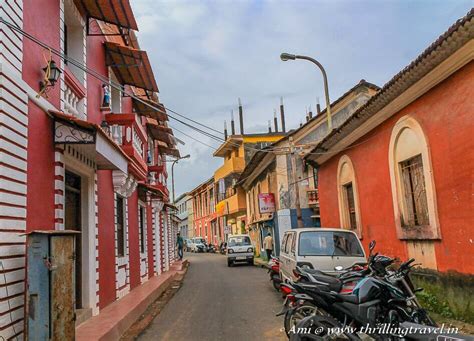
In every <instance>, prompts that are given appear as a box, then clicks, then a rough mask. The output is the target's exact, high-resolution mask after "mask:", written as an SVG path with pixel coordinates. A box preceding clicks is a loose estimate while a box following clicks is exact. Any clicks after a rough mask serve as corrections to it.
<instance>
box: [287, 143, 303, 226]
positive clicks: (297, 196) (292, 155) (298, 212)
mask: <svg viewBox="0 0 474 341" xmlns="http://www.w3.org/2000/svg"><path fill="white" fill-rule="evenodd" d="M289 142H290V158H291V178H292V181H293V185H294V186H295V206H296V221H297V223H298V225H297V226H298V227H299V228H300V227H304V224H303V215H302V213H301V205H300V193H299V190H298V179H297V176H296V153H295V145H294V143H293V137H292V136H290V138H289Z"/></svg>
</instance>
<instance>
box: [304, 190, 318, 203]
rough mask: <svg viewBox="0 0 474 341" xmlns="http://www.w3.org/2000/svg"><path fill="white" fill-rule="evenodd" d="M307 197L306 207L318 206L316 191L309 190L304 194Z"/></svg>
mask: <svg viewBox="0 0 474 341" xmlns="http://www.w3.org/2000/svg"><path fill="white" fill-rule="evenodd" d="M306 195H307V196H308V205H319V194H318V190H317V189H309V190H308V191H307V192H306Z"/></svg>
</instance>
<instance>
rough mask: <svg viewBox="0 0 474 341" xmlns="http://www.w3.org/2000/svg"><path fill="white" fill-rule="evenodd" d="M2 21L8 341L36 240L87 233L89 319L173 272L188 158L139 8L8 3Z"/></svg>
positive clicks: (58, 0) (3, 322) (0, 113)
mask: <svg viewBox="0 0 474 341" xmlns="http://www.w3.org/2000/svg"><path fill="white" fill-rule="evenodd" d="M0 16H1V18H3V20H5V22H1V23H0V262H1V263H0V336H3V337H4V338H5V339H8V338H11V337H14V336H22V334H23V331H24V322H25V318H24V316H25V315H24V313H25V307H26V304H25V295H24V293H25V290H26V285H27V283H26V282H25V279H26V264H27V259H26V246H25V240H26V237H25V235H24V234H25V233H28V232H30V231H33V230H63V229H68V230H77V231H79V232H81V234H80V237H77V239H76V246H77V252H76V257H75V268H76V285H75V288H73V290H74V292H75V297H76V315H77V317H78V319H82V320H85V319H87V318H88V317H90V316H93V315H97V314H100V311H101V309H103V308H104V307H106V306H108V305H109V304H110V303H112V302H114V301H115V300H118V299H120V298H122V297H124V296H125V295H127V294H128V293H129V292H130V291H131V290H133V289H134V288H136V287H138V286H140V285H141V284H142V283H144V282H145V281H147V280H148V279H149V278H150V277H152V276H157V275H159V274H161V273H162V272H163V271H167V269H169V266H170V263H171V262H173V261H174V255H175V252H174V235H175V233H174V231H172V230H171V224H168V221H169V218H170V216H169V212H170V211H169V206H168V205H167V202H168V201H169V200H168V189H167V186H166V183H167V176H168V175H167V172H166V166H165V163H164V160H165V157H166V155H170V156H174V157H177V156H179V152H178V150H177V149H176V148H175V140H174V138H173V136H172V131H171V129H170V128H168V127H167V121H168V116H167V113H166V110H165V107H164V106H163V105H162V104H161V103H160V102H159V98H158V95H157V93H158V87H157V84H156V81H155V78H154V75H153V71H152V69H151V66H150V62H149V59H148V56H147V54H146V52H145V51H142V50H141V49H140V46H139V44H138V42H137V38H136V36H135V33H134V31H135V30H137V29H138V28H137V24H136V22H135V19H134V16H133V12H132V10H131V7H130V4H129V2H128V0H116V1H110V2H109V1H87V0H48V1H38V0H1V1H0ZM53 62H54V63H53ZM54 64H55V65H54ZM55 66H56V67H57V68H59V71H61V73H60V75H59V77H58V78H57V80H56V79H54V76H55ZM48 76H49V78H50V81H48V80H47V79H48Z"/></svg>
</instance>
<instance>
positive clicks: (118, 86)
mask: <svg viewBox="0 0 474 341" xmlns="http://www.w3.org/2000/svg"><path fill="white" fill-rule="evenodd" d="M0 22H1V23H3V24H5V25H6V26H7V27H9V28H10V29H12V30H14V31H16V32H18V33H20V34H22V35H23V36H25V37H26V38H28V39H29V40H31V41H33V42H34V43H36V44H38V45H39V46H41V47H43V48H45V49H48V50H50V51H51V52H52V53H53V54H55V55H57V56H58V57H60V58H61V59H63V60H65V61H67V62H68V63H71V64H73V65H74V66H76V67H77V68H79V69H81V70H82V71H84V72H86V73H87V74H90V75H91V76H93V77H95V78H97V79H98V80H100V81H102V82H104V83H109V84H110V85H111V86H112V87H114V88H115V89H117V90H119V91H121V92H122V93H124V94H125V95H127V96H129V97H131V98H133V99H134V100H136V101H138V102H140V103H142V104H143V105H145V106H147V107H149V108H151V109H154V110H157V111H159V110H161V109H160V108H158V107H155V106H153V105H151V104H150V103H148V102H146V101H144V100H143V99H141V98H140V97H139V96H137V95H135V94H134V93H132V92H127V91H125V89H124V87H123V86H122V85H121V84H116V83H115V82H113V81H112V80H110V79H109V78H107V77H105V76H103V75H101V74H99V73H98V72H96V71H95V70H93V69H91V68H88V67H87V66H85V65H84V64H83V63H81V62H79V61H77V60H75V59H73V58H71V57H68V56H67V55H65V54H64V53H62V52H60V51H58V50H57V49H54V48H52V47H51V46H49V45H48V44H46V43H44V42H42V41H41V40H39V39H38V38H36V37H34V36H33V35H31V34H30V33H28V32H26V31H24V30H23V29H21V28H20V27H18V26H16V25H14V24H12V23H10V22H8V21H6V20H5V19H3V18H2V17H0ZM164 107H165V109H166V110H167V111H169V112H172V113H173V114H175V115H177V116H179V117H182V118H184V119H186V120H188V121H190V122H192V123H194V124H197V125H199V126H202V127H204V128H206V129H209V130H212V131H215V132H217V133H219V134H222V132H220V131H218V130H216V129H214V128H212V127H210V126H207V125H205V124H203V123H200V122H198V121H196V120H193V119H190V118H188V117H186V116H185V115H182V114H180V113H178V112H176V111H175V110H172V109H170V108H168V107H166V106H164ZM167 116H168V117H170V118H171V119H174V120H175V121H177V122H179V123H181V124H183V125H184V126H187V127H189V128H190V129H193V130H195V131H197V132H199V133H200V134H202V135H204V136H207V137H209V138H211V139H213V140H215V141H218V142H220V143H223V142H226V140H225V139H224V138H221V137H219V136H216V135H213V134H212V133H209V132H207V131H205V130H202V129H200V128H197V127H195V126H193V125H192V124H189V123H187V122H184V121H183V120H180V119H178V118H176V117H174V116H173V115H169V114H167ZM173 129H176V128H173ZM176 130H177V131H179V130H178V129H176ZM179 132H180V133H181V134H183V135H185V134H184V133H183V132H182V131H179ZM381 132H382V131H379V132H377V134H375V135H378V134H379V133H381ZM375 135H374V136H371V137H369V138H366V139H365V140H364V141H361V142H360V143H358V144H352V145H351V146H348V147H346V148H342V149H339V150H332V151H330V152H329V151H328V152H309V153H305V155H327V154H337V153H340V152H343V151H346V150H349V149H351V148H354V147H356V146H359V145H361V144H363V143H365V142H366V141H368V140H370V139H372V138H373V137H375ZM186 136H187V137H189V136H190V135H186ZM192 139H193V140H195V141H197V140H198V139H196V138H192ZM199 143H201V144H203V145H207V144H206V143H205V142H202V141H199ZM228 143H229V144H230V145H231V146H234V147H240V144H239V143H234V142H232V141H229V142H228ZM315 145H316V144H315ZM207 146H208V147H209V145H207ZM296 147H301V146H296ZM211 148H213V149H215V147H211ZM243 148H244V149H246V150H251V151H255V152H263V153H275V152H280V153H284V154H290V152H283V150H284V149H288V147H280V148H279V147H274V148H266V149H259V148H254V147H251V146H246V145H244V146H243ZM217 149H218V148H217Z"/></svg>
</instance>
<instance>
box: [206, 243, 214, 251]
mask: <svg viewBox="0 0 474 341" xmlns="http://www.w3.org/2000/svg"><path fill="white" fill-rule="evenodd" d="M207 252H209V253H216V247H215V246H214V244H209V245H208V246H207Z"/></svg>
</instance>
